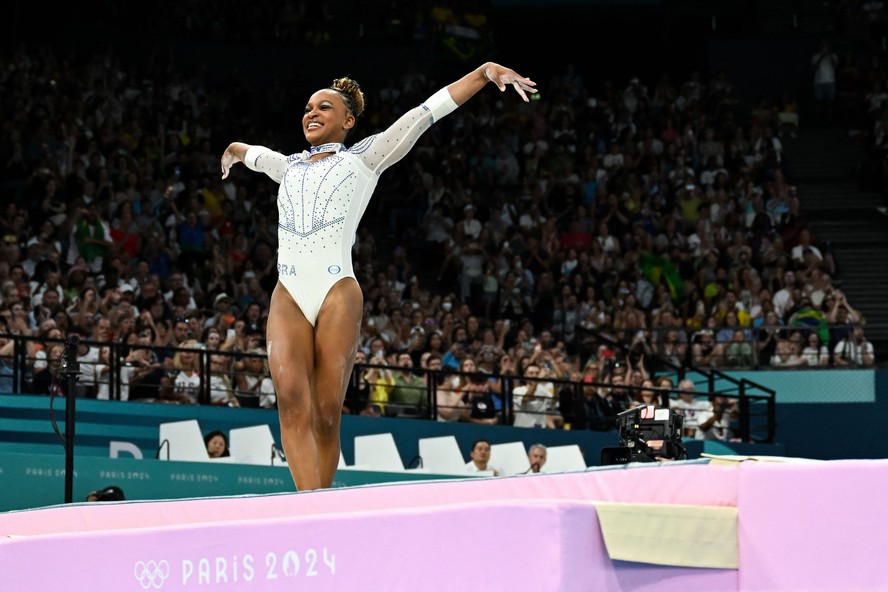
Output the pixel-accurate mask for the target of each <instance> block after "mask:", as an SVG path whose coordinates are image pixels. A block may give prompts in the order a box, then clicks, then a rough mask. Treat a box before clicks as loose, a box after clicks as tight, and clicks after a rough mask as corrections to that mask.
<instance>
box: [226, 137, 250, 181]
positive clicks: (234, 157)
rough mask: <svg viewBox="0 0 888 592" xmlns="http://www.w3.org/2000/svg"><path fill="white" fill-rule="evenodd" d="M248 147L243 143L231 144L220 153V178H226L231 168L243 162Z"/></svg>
mask: <svg viewBox="0 0 888 592" xmlns="http://www.w3.org/2000/svg"><path fill="white" fill-rule="evenodd" d="M247 148H249V146H248V145H247V144H244V143H243V142H232V143H231V144H229V145H228V148H226V149H225V152H223V153H222V178H223V179H225V178H226V177H228V173H229V171H231V167H233V166H234V165H236V164H237V163H239V162H243V161H244V157H245V156H246V154H247Z"/></svg>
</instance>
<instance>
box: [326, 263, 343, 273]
mask: <svg viewBox="0 0 888 592" xmlns="http://www.w3.org/2000/svg"><path fill="white" fill-rule="evenodd" d="M340 271H342V268H341V267H339V266H338V265H331V266H330V267H328V268H327V273H329V274H330V275H336V274H337V273H339V272H340Z"/></svg>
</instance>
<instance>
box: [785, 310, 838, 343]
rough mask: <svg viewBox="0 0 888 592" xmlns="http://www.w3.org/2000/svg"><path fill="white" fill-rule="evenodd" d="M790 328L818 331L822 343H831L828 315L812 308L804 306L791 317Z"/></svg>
mask: <svg viewBox="0 0 888 592" xmlns="http://www.w3.org/2000/svg"><path fill="white" fill-rule="evenodd" d="M789 326H790V327H797V328H800V329H808V330H809V331H816V332H817V334H818V335H819V336H820V342H821V343H829V326H828V324H827V322H826V315H824V314H823V313H822V312H820V311H819V310H817V309H816V308H811V307H810V306H803V307H802V308H800V309H798V310H797V311H795V312H794V313H793V314H792V316H791V317H789Z"/></svg>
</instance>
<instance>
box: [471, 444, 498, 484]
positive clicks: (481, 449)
mask: <svg viewBox="0 0 888 592" xmlns="http://www.w3.org/2000/svg"><path fill="white" fill-rule="evenodd" d="M469 458H470V459H471V460H470V461H469V462H467V463H466V470H468V471H469V472H470V473H479V472H482V471H492V472H493V476H494V477H496V476H498V475H501V474H502V473H501V472H500V471H499V469H497V468H496V467H494V466H492V465H490V464H489V463H490V442H488V441H487V440H484V439H481V440H475V442H474V443H473V444H472V452H471V453H469Z"/></svg>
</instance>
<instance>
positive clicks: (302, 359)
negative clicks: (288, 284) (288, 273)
mask: <svg viewBox="0 0 888 592" xmlns="http://www.w3.org/2000/svg"><path fill="white" fill-rule="evenodd" d="M363 308H364V298H363V295H362V293H361V288H360V287H359V286H358V283H357V282H356V281H355V280H354V279H353V278H344V279H342V280H340V281H339V282H338V283H336V284H335V285H334V286H333V287H332V288H331V289H330V292H328V293H327V296H326V298H325V299H324V304H323V305H322V306H321V310H320V312H319V313H318V319H317V322H316V324H315V326H314V327H312V326H311V323H309V322H308V321H307V320H306V318H305V316H304V315H303V314H302V311H301V310H300V309H299V306H298V305H297V304H296V302H295V301H294V300H293V297H292V296H291V295H290V294H289V292H287V290H286V289H285V288H284V287H283V286H281V285H280V284H278V285H277V287H276V288H275V290H274V292H273V294H272V296H271V304H270V307H269V313H268V323H267V327H268V329H267V337H268V361H269V367H270V369H271V378H272V381H273V382H274V387H275V391H276V393H277V398H278V413H279V417H280V425H281V440H282V444H283V447H284V454H286V456H287V464H288V465H289V467H290V474H291V475H292V476H293V481H294V483H295V484H296V489H297V490H298V491H308V490H311V489H318V488H326V487H330V486H331V485H332V484H333V477H334V475H335V474H336V468H337V466H338V465H339V451H340V445H339V432H340V424H341V419H342V403H343V401H344V400H345V391H346V387H347V386H348V380H349V377H350V376H351V372H352V367H353V366H354V361H355V352H356V351H357V344H358V337H359V333H360V327H361V316H362V314H363Z"/></svg>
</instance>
